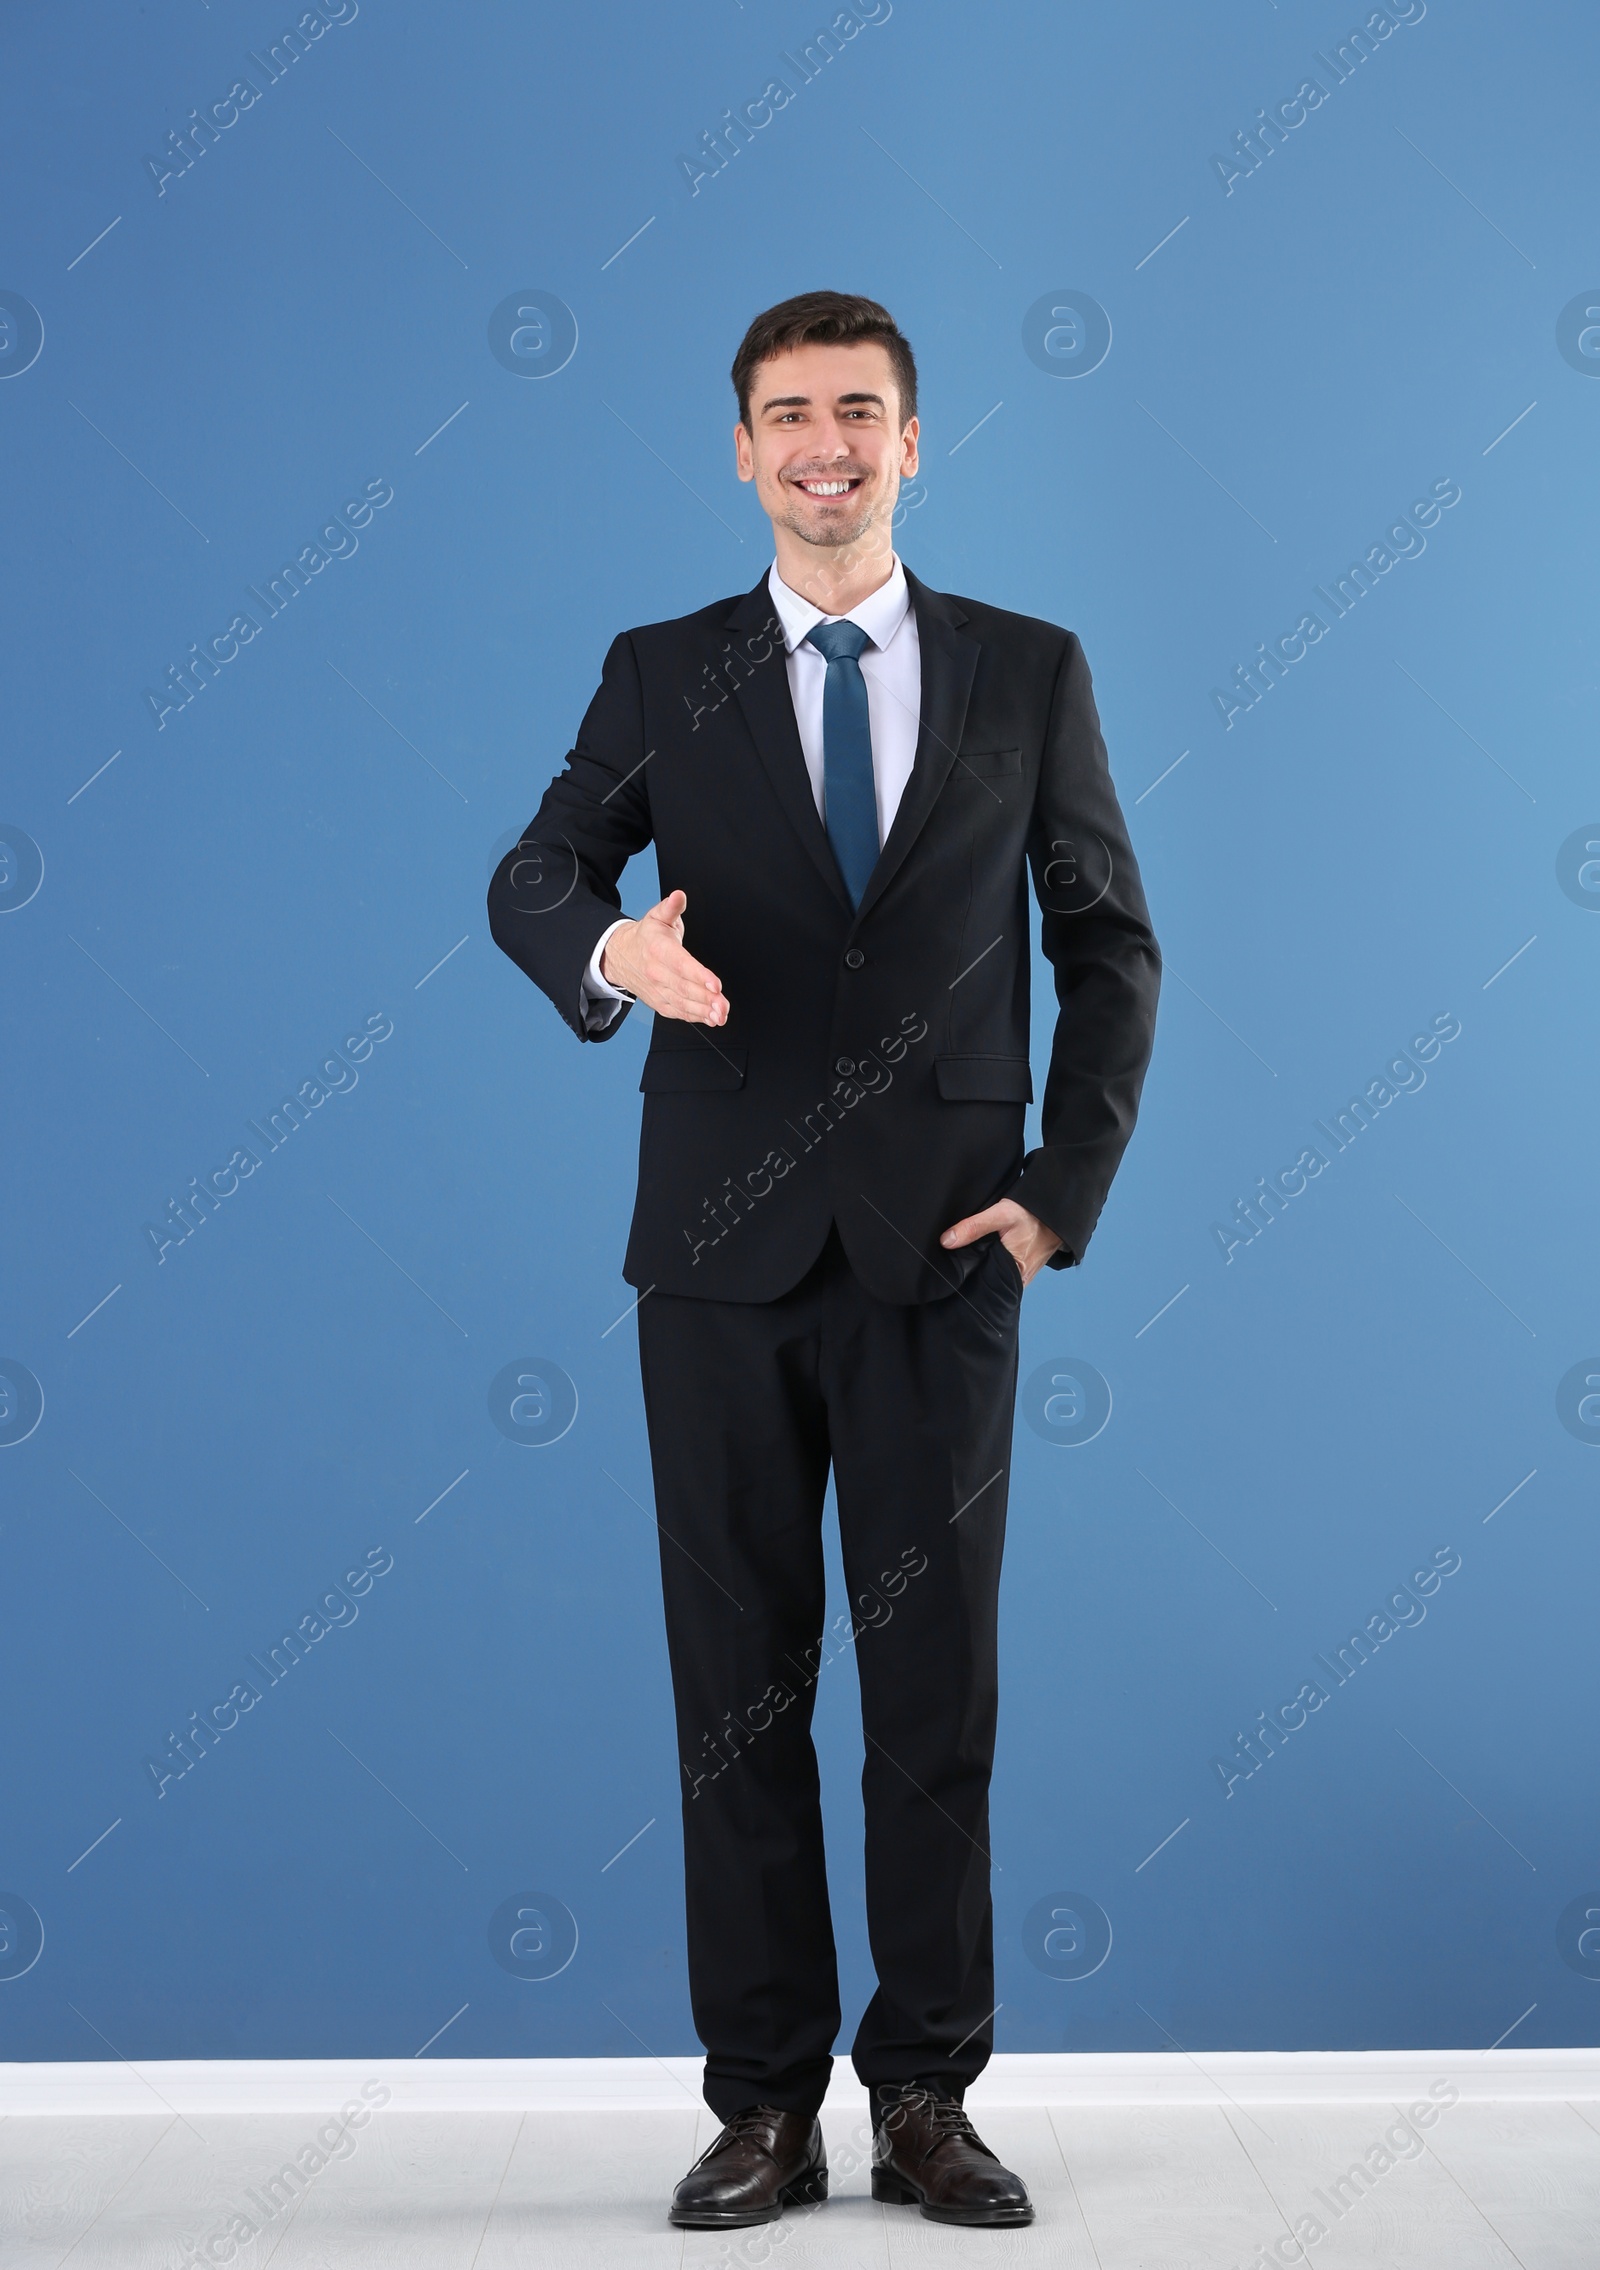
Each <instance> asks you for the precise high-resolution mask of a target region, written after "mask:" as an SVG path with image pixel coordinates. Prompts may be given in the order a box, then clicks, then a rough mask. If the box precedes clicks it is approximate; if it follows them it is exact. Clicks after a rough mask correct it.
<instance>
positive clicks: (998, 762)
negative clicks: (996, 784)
mask: <svg viewBox="0 0 1600 2270" xmlns="http://www.w3.org/2000/svg"><path fill="white" fill-rule="evenodd" d="M963 765H965V767H966V769H967V771H968V772H975V773H976V774H977V776H978V778H979V779H980V780H997V779H999V778H1000V777H1001V776H1002V775H1003V774H1005V773H1019V772H1021V770H1022V751H1021V750H1020V749H962V750H961V751H960V752H959V753H958V755H957V757H956V761H955V766H954V768H953V769H954V770H955V771H957V772H959V771H960V770H961V768H962V766H963Z"/></svg>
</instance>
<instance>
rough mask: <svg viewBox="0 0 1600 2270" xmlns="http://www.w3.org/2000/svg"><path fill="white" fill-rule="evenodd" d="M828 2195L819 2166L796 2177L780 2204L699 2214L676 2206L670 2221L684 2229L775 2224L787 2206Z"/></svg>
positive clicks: (815, 2201) (811, 2202) (816, 2203)
mask: <svg viewBox="0 0 1600 2270" xmlns="http://www.w3.org/2000/svg"><path fill="white" fill-rule="evenodd" d="M827 2196H828V2171H827V2169H826V2168H818V2169H817V2170H816V2172H815V2173H814V2174H812V2175H802V2176H796V2178H795V2180H794V2182H793V2183H786V2184H785V2185H784V2187H783V2189H782V2190H781V2191H780V2192H779V2193H778V2197H777V2203H776V2204H775V2205H774V2206H771V2207H761V2208H758V2209H757V2210H756V2211H755V2212H754V2213H753V2214H752V2213H748V2212H740V2211H739V2210H738V2209H730V2210H729V2211H728V2212H727V2213H725V2214H720V2215H719V2214H718V2213H716V2211H715V2210H714V2209H708V2210H705V2211H703V2212H701V2213H698V2214H697V2213H696V2212H695V2211H694V2210H693V2209H692V2208H690V2209H686V2210H685V2211H684V2212H683V2213H681V2214H680V2213H679V2211H678V2209H677V2208H675V2207H669V2208H668V2209H667V2221H668V2222H669V2223H671V2224H672V2225H673V2226H674V2228H676V2229H677V2230H680V2231H742V2230H747V2229H748V2228H749V2227H750V2225H751V2224H753V2223H775V2222H776V2221H777V2220H778V2218H779V2216H780V2215H781V2214H782V2213H783V2210H784V2209H785V2207H820V2206H821V2205H822V2204H823V2202H824V2200H825V2199H826V2198H827Z"/></svg>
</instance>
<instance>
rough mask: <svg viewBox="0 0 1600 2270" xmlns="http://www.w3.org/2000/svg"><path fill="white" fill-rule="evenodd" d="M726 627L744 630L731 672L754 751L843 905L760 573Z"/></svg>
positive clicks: (779, 636) (845, 893)
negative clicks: (737, 666) (758, 656)
mask: <svg viewBox="0 0 1600 2270" xmlns="http://www.w3.org/2000/svg"><path fill="white" fill-rule="evenodd" d="M727 627H728V629H729V630H731V631H742V632H744V633H745V634H746V635H745V637H744V638H743V639H742V640H740V641H738V642H737V643H736V646H735V653H736V654H738V655H740V656H742V657H743V658H744V659H745V660H747V661H750V668H749V670H748V671H747V672H746V671H735V672H733V673H732V675H733V678H734V692H735V695H736V697H737V699H738V703H739V707H740V709H741V710H742V711H743V713H744V721H745V723H746V725H747V726H748V727H749V728H750V734H751V738H752V739H753V740H754V742H755V745H756V753H757V755H758V756H759V757H760V759H761V762H762V765H763V767H764V768H765V771H766V775H767V778H768V780H770V781H771V783H772V786H773V790H774V792H775V794H776V796H777V799H778V802H779V803H780V804H781V805H782V806H783V809H784V811H785V812H786V813H787V814H788V817H789V822H790V825H791V826H792V827H793V829H794V831H795V834H796V835H797V836H798V837H799V838H800V841H801V842H802V843H803V844H804V845H805V848H806V850H807V852H808V853H809V854H810V856H811V858H812V860H813V862H814V863H815V865H816V868H817V871H818V873H819V874H820V875H821V877H822V879H823V881H824V882H825V883H826V884H827V886H828V888H829V889H830V890H831V891H832V892H833V893H834V895H835V897H836V898H838V899H840V900H841V901H842V902H843V904H844V906H845V907H846V908H847V909H848V907H849V905H850V894H849V892H848V891H847V890H846V889H845V887H844V880H843V878H842V877H841V875H840V873H839V863H838V861H837V860H836V859H835V858H834V856H833V846H832V844H831V843H830V842H829V841H828V831H827V829H826V828H825V827H824V826H823V824H822V818H821V815H820V813H819V812H818V810H817V800H816V798H815V797H814V796H813V795H812V793H811V776H810V774H809V773H808V772H807V771H806V759H805V751H804V750H803V749H802V748H801V746H800V729H799V727H798V726H797V725H796V724H795V721H794V700H793V697H792V696H791V694H790V692H789V671H788V665H787V662H786V659H785V651H786V650H785V647H784V643H783V631H782V628H781V627H780V626H779V625H778V622H777V610H776V608H775V607H774V606H773V604H772V594H771V592H770V591H769V590H768V589H767V580H766V577H765V576H763V577H762V579H761V581H760V582H759V583H758V584H757V585H756V587H755V589H754V590H753V591H748V592H746V594H745V596H744V597H743V598H742V599H741V600H740V601H739V603H738V605H737V606H736V607H735V608H734V610H733V612H732V613H731V614H730V615H729V617H728V624H727ZM751 633H756V634H764V638H765V644H766V646H767V649H768V651H767V653H766V655H765V657H764V659H763V660H760V661H755V660H753V659H752V658H751V657H752V648H754V649H755V650H756V651H758V652H759V651H760V647H761V644H762V637H761V636H759V635H758V636H757V637H756V638H754V639H752V638H751V636H750V634H751Z"/></svg>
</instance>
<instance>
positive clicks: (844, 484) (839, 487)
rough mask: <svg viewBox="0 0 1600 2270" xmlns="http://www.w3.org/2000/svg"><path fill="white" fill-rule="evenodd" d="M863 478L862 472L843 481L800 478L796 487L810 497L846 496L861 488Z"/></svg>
mask: <svg viewBox="0 0 1600 2270" xmlns="http://www.w3.org/2000/svg"><path fill="white" fill-rule="evenodd" d="M862 478H863V476H862V475H861V474H859V473H854V474H851V475H850V477H849V478H848V479H847V480H843V481H814V480H799V481H796V483H795V487H796V488H797V489H803V490H804V491H805V493H806V495H807V496H808V497H845V496H848V495H849V494H850V491H851V490H852V489H859V488H860V486H861V482H862Z"/></svg>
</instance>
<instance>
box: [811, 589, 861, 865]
mask: <svg viewBox="0 0 1600 2270" xmlns="http://www.w3.org/2000/svg"><path fill="white" fill-rule="evenodd" d="M806 635H807V638H808V640H809V642H810V644H811V645H812V646H814V647H815V648H816V649H817V651H818V653H819V654H823V655H826V657H827V662H828V675H827V678H826V680H825V682H824V684H823V689H822V804H823V824H824V825H825V826H826V828H827V831H828V841H829V842H830V843H831V844H832V846H833V855H834V857H835V859H837V860H838V862H839V872H840V874H841V875H842V876H843V877H844V886H845V889H846V890H847V891H848V892H849V893H850V904H851V905H852V906H853V907H855V906H859V905H860V904H861V896H862V893H863V892H864V891H865V889H866V887H867V877H868V876H869V875H870V874H871V873H872V870H873V868H874V867H875V866H876V865H877V863H878V795H877V789H876V787H875V786H874V783H873V777H872V724H871V720H870V718H869V716H868V713H867V682H866V680H865V678H863V677H862V675H861V661H860V655H861V649H862V648H863V647H864V646H866V645H867V644H868V643H869V641H868V638H867V634H866V632H865V631H864V630H862V629H861V627H860V625H859V624H857V623H848V622H838V623H818V624H816V625H815V626H814V628H813V629H812V630H810V631H809V632H808V633H807V634H806Z"/></svg>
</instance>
